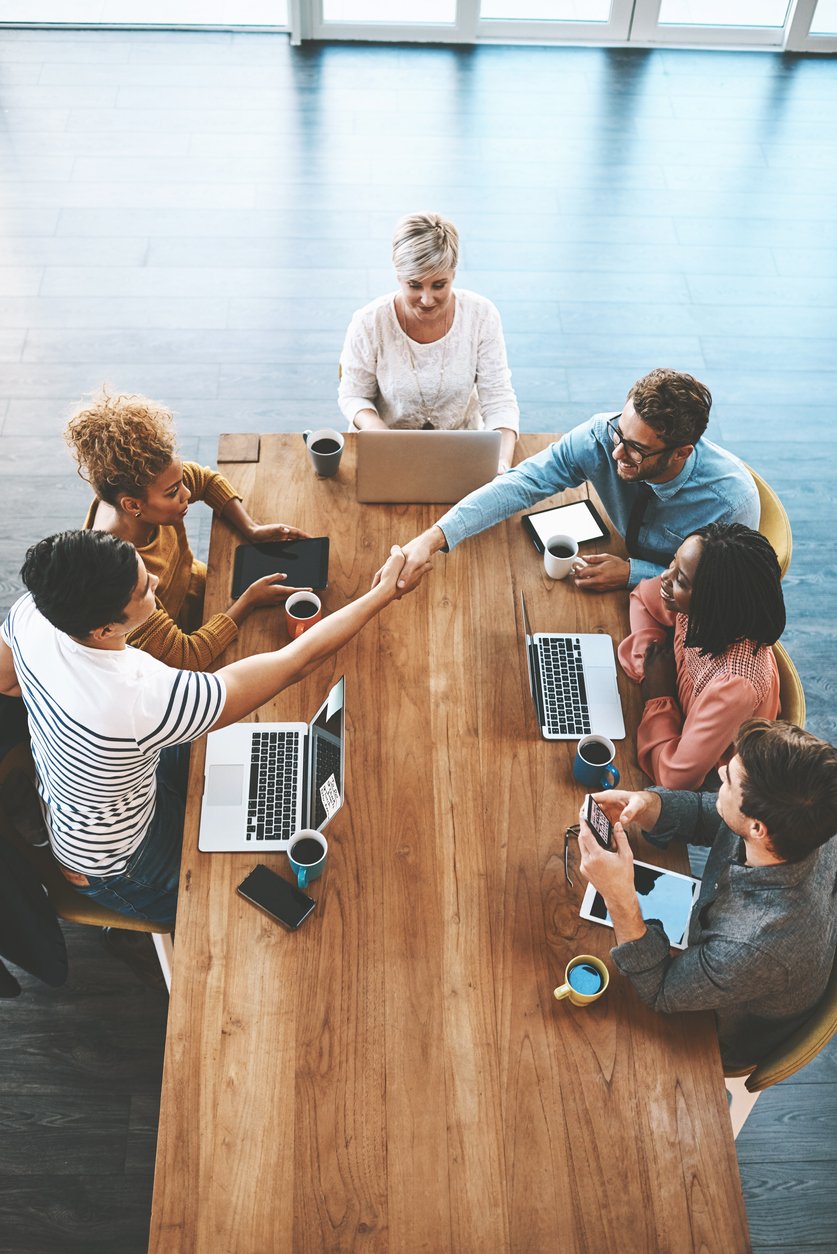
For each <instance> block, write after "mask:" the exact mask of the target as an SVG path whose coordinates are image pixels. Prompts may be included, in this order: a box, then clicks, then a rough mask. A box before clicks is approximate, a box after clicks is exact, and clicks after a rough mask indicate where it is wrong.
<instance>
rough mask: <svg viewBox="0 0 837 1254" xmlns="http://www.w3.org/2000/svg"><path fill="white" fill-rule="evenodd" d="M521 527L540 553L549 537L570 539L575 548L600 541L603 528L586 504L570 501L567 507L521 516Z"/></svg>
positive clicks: (558, 506) (594, 510) (557, 507)
mask: <svg viewBox="0 0 837 1254" xmlns="http://www.w3.org/2000/svg"><path fill="white" fill-rule="evenodd" d="M523 525H524V526H525V527H526V529H527V531H528V532H529V534H530V535H531V537H532V540H533V541H534V544H535V548H536V549H537V550H538V552H539V553H542V552H543V551H544V549H545V548H546V543H547V541H548V540H549V539H550V538H551V537H552V536H557V535H567V536H572V537H573V539H574V540H575V541H576V543H577V544H583V543H584V541H585V540H603V539H604V538H605V537H606V536H607V534H608V531H607V527H606V526H605V525H604V523H603V522H602V520H601V518H600V517H599V515H598V513H597V511H596V508H595V506H594V505H591V503H590V502H589V501H574V502H573V503H572V504H571V505H556V506H555V507H554V508H553V509H539V510H536V511H535V513H534V514H524V515H523Z"/></svg>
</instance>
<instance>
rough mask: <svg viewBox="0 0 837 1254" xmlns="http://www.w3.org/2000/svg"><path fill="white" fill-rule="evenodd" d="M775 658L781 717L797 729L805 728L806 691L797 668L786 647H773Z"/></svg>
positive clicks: (775, 645) (776, 645) (777, 643)
mask: <svg viewBox="0 0 837 1254" xmlns="http://www.w3.org/2000/svg"><path fill="white" fill-rule="evenodd" d="M773 656H774V657H775V658H776V667H777V669H778V671H779V716H780V718H783V719H786V720H787V721H788V722H789V723H795V724H796V726H797V727H804V726H805V689H804V688H803V687H802V680H801V679H800V678H799V674H798V672H797V669H796V667H795V666H794V664H793V662H792V661H791V659H790V655H789V653H788V651H787V649H786V648H785V647H784V645H781V644H779V642H778V640H777V642H776V643H775V644H774V645H773Z"/></svg>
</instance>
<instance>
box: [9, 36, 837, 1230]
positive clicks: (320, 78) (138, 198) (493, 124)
mask: <svg viewBox="0 0 837 1254" xmlns="http://www.w3.org/2000/svg"><path fill="white" fill-rule="evenodd" d="M835 104H837V75H835V72H834V63H833V60H831V59H829V58H814V57H811V58H805V57H780V56H776V55H773V54H757V53H750V54H747V53H740V54H739V53H720V52H718V53H703V52H676V51H641V50H630V51H622V50H611V51H607V50H604V49H535V48H530V49H527V48H516V49H501V48H480V49H460V50H451V49H442V48H435V49H432V48H418V47H413V48H399V47H392V46H390V47H362V46H360V47H351V46H343V47H313V48H312V47H307V48H304V49H302V50H299V49H290V48H289V47H288V46H287V43H286V42H285V40H284V39H283V38H282V37H271V36H256V35H250V36H227V35H198V34H186V33H180V34H172V33H168V34H163V33H161V34H156V35H149V34H142V33H113V34H108V33H103V32H102V33H95V32H79V33H71V32H63V33H61V32H54V33H50V32H42V33H36V32H31V31H29V32H22V31H21V32H8V31H4V32H2V33H0V110H2V112H0V222H2V239H0V452H2V460H0V490H2V494H3V504H2V519H3V527H2V533H0V607H2V606H6V605H8V604H10V603H11V601H12V600H13V599H14V596H15V595H16V593H17V590H18V581H17V575H16V571H17V569H18V567H19V565H20V561H21V558H22V555H23V552H24V550H25V548H26V546H27V545H28V544H30V543H31V542H32V541H34V540H36V539H38V538H39V537H40V536H42V535H44V534H47V533H49V532H50V531H52V530H55V529H58V528H60V527H66V526H72V525H74V524H75V523H77V522H78V521H79V520H80V519H81V517H82V515H83V511H84V508H85V504H86V498H87V494H86V491H85V489H84V487H83V485H81V484H80V483H79V482H78V480H77V479H75V478H74V475H73V472H72V469H71V466H70V462H69V459H68V456H67V453H66V451H65V449H64V446H63V444H62V441H61V438H60V432H61V428H62V425H63V422H64V418H65V416H66V414H67V412H68V411H69V408H70V407H71V406H72V404H73V402H74V401H75V400H76V399H77V397H78V396H79V395H80V394H81V393H82V392H83V391H85V390H89V389H92V388H94V387H95V386H96V385H97V384H98V383H100V382H101V381H103V380H107V381H109V382H110V383H112V384H113V385H114V386H115V387H118V388H120V389H141V390H144V391H146V392H148V393H149V394H150V395H152V396H155V397H158V398H160V399H162V400H165V401H167V402H169V403H170V404H171V405H172V406H173V407H174V408H175V410H176V411H177V414H178V422H179V429H180V432H181V434H182V437H183V448H184V451H185V452H186V453H187V454H188V455H189V456H195V457H200V458H201V459H203V460H206V461H211V460H212V459H213V456H214V449H215V443H216V439H217V435H218V433H219V432H220V431H222V430H230V429H236V428H238V429H249V430H253V429H261V430H269V429H282V430H301V429H302V428H303V427H305V426H306V425H309V424H310V423H312V422H317V423H331V422H336V421H337V420H338V417H339V415H338V411H337V407H336V404H335V389H336V363H337V357H338V354H339V351H340V345H341V341H342V335H343V331H344V329H345V325H346V322H347V320H348V318H349V315H350V314H351V312H352V311H353V310H354V309H355V308H357V307H358V306H359V305H360V304H362V303H363V302H365V301H366V300H367V299H369V298H370V297H372V296H373V295H376V294H378V293H381V292H384V291H386V290H388V289H389V288H390V287H391V286H392V277H391V274H390V271H389V262H388V255H389V238H390V234H391V229H392V225H393V222H394V221H395V219H396V218H397V217H398V216H399V215H400V214H402V213H404V212H408V211H411V210H415V209H419V208H435V209H439V210H440V211H442V212H444V213H447V214H449V215H450V216H452V217H453V218H454V219H455V220H456V221H457V223H458V225H459V226H460V229H461V231H462V235H463V239H464V264H463V265H462V266H461V269H460V275H459V279H460V282H461V284H462V285H463V286H470V287H473V288H475V289H476V290H478V291H480V292H483V293H484V294H485V295H487V296H490V297H491V298H492V299H493V300H495V301H496V302H497V304H498V305H499V307H500V309H501V312H502V316H503V321H504V325H505V329H506V336H507V340H508V347H509V356H510V360H511V365H512V369H513V372H514V382H515V385H516V387H517V391H518V395H519V397H520V401H521V409H522V412H523V422H524V426H525V427H526V429H528V430H556V429H566V428H567V427H569V426H570V425H572V424H573V423H575V422H578V421H581V420H582V419H584V418H586V417H587V416H589V415H590V414H591V413H593V412H594V411H596V410H597V409H604V408H608V407H610V408H613V409H616V408H619V406H620V405H621V404H622V401H623V399H624V395H625V392H626V390H627V388H628V386H629V385H630V384H631V383H632V382H633V380H634V379H635V378H637V377H638V376H639V375H641V374H643V373H645V372H646V371H647V370H648V369H650V368H651V367H652V366H655V365H668V366H674V367H676V368H680V369H685V370H690V371H692V372H693V373H695V374H697V375H698V376H699V377H700V378H702V379H703V380H704V381H705V382H706V383H707V384H708V385H709V386H710V387H711V389H712V391H713V393H714V395H715V408H714V410H713V421H712V430H713V433H714V436H715V438H717V439H718V440H720V441H722V442H723V443H725V444H726V445H728V446H729V447H730V448H732V449H733V450H734V451H735V452H737V453H739V454H740V455H741V456H743V457H744V458H745V459H746V460H747V461H748V462H750V463H751V464H752V465H754V466H755V467H757V468H758V469H759V470H761V471H762V472H763V473H764V475H765V476H766V477H767V478H768V479H769V480H770V481H771V482H772V483H773V484H774V486H775V487H776V488H777V489H778V491H779V492H780V494H781V496H782V498H783V499H784V501H785V504H786V505H787V507H788V510H789V512H790V515H791V520H792V523H793V528H794V558H793V565H792V567H791V571H790V573H789V575H788V577H787V580H786V594H787V599H788V606H789V626H788V631H787V635H786V637H785V641H786V643H787V646H788V648H789V649H790V652H791V654H792V656H793V657H794V659H795V660H796V663H797V666H798V667H799V670H800V672H801V674H802V677H803V680H804V683H805V687H806V691H807V693H808V700H809V715H810V717H809V726H810V727H811V728H812V729H813V730H814V731H816V732H818V733H819V734H821V735H825V736H828V737H829V738H831V739H833V738H834V734H835V731H837V711H835V704H834V692H835V679H834V676H835V670H836V669H837V647H835V637H834V630H833V607H834V595H833V588H834V578H835V570H836V569H837V560H835V548H834V541H833V536H834V530H835V519H836V516H837V511H835V474H834V452H833V450H834V438H835V435H834V433H835V412H834V411H835V401H834V398H835V395H837V351H835V333H837V195H835V193H837V132H835V131H834V127H833V118H834V116H835V112H836V110H835ZM192 526H193V528H194V542H195V543H196V545H198V546H200V547H205V545H206V541H207V537H208V525H207V520H206V519H204V520H203V521H201V520H200V516H199V515H198V514H197V512H196V514H195V518H194V519H193V521H192ZM396 538H397V537H396ZM67 939H68V945H69V948H70V952H71V961H72V968H71V976H70V982H69V984H68V986H67V987H66V988H65V989H64V990H59V991H57V992H56V991H46V990H43V989H39V988H37V987H36V986H35V985H34V982H33V981H31V980H30V981H27V988H26V992H25V994H24V996H23V997H22V998H20V999H19V1000H18V1001H16V1002H12V1003H5V1004H3V1006H2V1016H3V1026H4V1029H5V1030H4V1033H3V1045H2V1049H3V1060H2V1061H3V1066H2V1075H3V1097H2V1123H3V1135H2V1137H1V1138H0V1231H2V1232H3V1237H2V1238H0V1245H2V1249H3V1250H4V1251H5V1252H6V1254H12V1251H20V1252H23V1251H27V1252H29V1251H38V1252H39V1254H43V1252H44V1251H50V1254H52V1252H56V1254H57V1252H63V1251H76V1250H78V1251H85V1254H93V1252H95V1251H102V1252H105V1251H107V1252H110V1251H112V1250H115V1249H119V1250H120V1251H122V1252H123V1254H128V1252H129V1251H134V1250H136V1251H139V1250H142V1249H143V1248H144V1247H145V1242H146V1234H147V1221H148V1208H149V1199H150V1189H151V1172H152V1163H153V1142H154V1135H155V1127H156V1112H157V1093H158V1089H159V1080H160V1068H161V1060H162V1047H163V1037H164V1030H165V999H164V998H163V997H162V996H160V995H159V994H155V993H152V992H150V991H148V990H145V989H143V988H142V987H141V986H140V985H139V984H138V983H137V982H136V980H134V979H133V977H132V976H130V975H128V974H126V975H123V973H122V970H121V969H120V968H119V967H118V966H117V965H116V964H115V963H114V962H113V960H111V959H110V958H108V957H107V956H106V955H105V954H104V953H103V952H102V951H100V949H99V947H98V943H97V941H96V938H95V936H94V935H93V934H92V933H91V932H90V931H88V930H85V929H80V928H68V929H67ZM24 978H25V977H24ZM835 1117H837V1050H835V1049H831V1050H830V1051H828V1052H827V1054H825V1055H824V1056H822V1057H821V1058H819V1059H818V1060H817V1061H816V1062H815V1063H813V1064H812V1065H811V1066H809V1067H808V1068H807V1069H806V1070H804V1071H803V1072H801V1073H800V1074H799V1075H798V1076H797V1077H794V1079H793V1080H792V1081H790V1082H787V1083H785V1084H783V1085H780V1086H778V1087H777V1088H776V1089H773V1090H771V1091H770V1092H768V1093H767V1094H765V1095H764V1096H763V1097H762V1098H761V1099H760V1101H759V1103H758V1105H757V1106H756V1108H755V1111H754V1113H753V1115H752V1116H751V1118H750V1121H749V1123H748V1125H747V1127H746V1129H745V1131H744V1132H743V1133H742V1135H741V1137H740V1139H739V1142H738V1148H739V1158H740V1161H741V1166H742V1174H743V1179H744V1188H745V1193H746V1197H747V1205H748V1212H749V1216H750V1224H751V1230H752V1236H753V1243H754V1247H755V1248H756V1249H757V1250H758V1251H765V1252H766V1251H768V1250H770V1251H772V1254H778V1252H779V1251H790V1250H795V1251H799V1250H802V1249H810V1250H820V1251H825V1250H833V1249H835V1248H837V1205H836V1204H835V1192H834V1187H833V1180H834V1174H835V1161H837V1147H835V1144H834V1135H833V1129H834V1126H835Z"/></svg>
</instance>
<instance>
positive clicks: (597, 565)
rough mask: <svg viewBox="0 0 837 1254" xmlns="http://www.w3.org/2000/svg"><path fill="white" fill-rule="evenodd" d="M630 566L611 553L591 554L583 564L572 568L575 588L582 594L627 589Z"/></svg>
mask: <svg viewBox="0 0 837 1254" xmlns="http://www.w3.org/2000/svg"><path fill="white" fill-rule="evenodd" d="M630 574H631V564H630V562H626V561H625V559H624V558H622V557H614V555H613V554H612V553H591V554H590V556H589V557H585V559H584V563H583V564H582V563H579V564H578V565H577V566H574V567H573V579H574V580H575V586H576V587H577V588H581V589H582V591H584V592H607V591H609V590H610V589H611V588H627V586H628V579H629V578H630Z"/></svg>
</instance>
